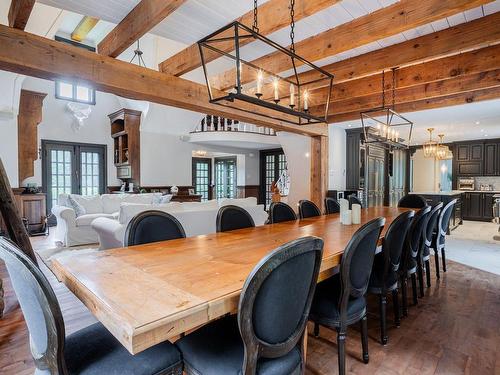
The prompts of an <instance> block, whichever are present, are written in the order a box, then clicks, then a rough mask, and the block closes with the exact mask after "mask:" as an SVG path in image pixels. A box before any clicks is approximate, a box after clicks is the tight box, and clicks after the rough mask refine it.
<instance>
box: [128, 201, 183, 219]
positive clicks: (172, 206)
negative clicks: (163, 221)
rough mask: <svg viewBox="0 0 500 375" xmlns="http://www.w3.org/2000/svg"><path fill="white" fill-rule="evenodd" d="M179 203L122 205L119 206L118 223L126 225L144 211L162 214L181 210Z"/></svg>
mask: <svg viewBox="0 0 500 375" xmlns="http://www.w3.org/2000/svg"><path fill="white" fill-rule="evenodd" d="M180 207H181V203H179V202H170V203H166V204H136V203H122V204H121V206H120V215H119V221H120V224H128V222H129V221H130V220H132V218H133V217H134V216H135V215H137V214H139V213H141V212H144V211H149V210H159V211H163V212H173V211H176V210H181V208H180Z"/></svg>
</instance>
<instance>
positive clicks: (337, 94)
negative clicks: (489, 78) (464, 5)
mask: <svg viewBox="0 0 500 375" xmlns="http://www.w3.org/2000/svg"><path fill="white" fill-rule="evenodd" d="M495 69H500V44H498V45H493V46H490V47H485V48H481V49H478V50H474V51H470V52H464V53H461V54H458V55H453V56H449V57H444V58H441V59H436V60H431V61H428V62H424V63H420V64H416V65H410V66H406V67H403V68H400V69H398V70H396V76H395V77H396V89H397V90H400V89H403V88H407V87H411V86H418V85H422V84H427V83H432V82H435V81H443V80H445V79H450V78H456V77H459V76H466V75H469V74H477V73H483V72H487V71H490V70H495ZM384 87H385V90H386V97H387V100H388V101H390V98H391V90H392V72H390V71H386V73H385V86H384ZM381 92H382V74H381V73H379V74H376V75H371V76H367V77H363V78H359V79H355V80H352V81H348V82H342V83H339V84H337V85H335V86H334V87H333V90H332V93H331V97H330V103H331V104H330V106H331V107H330V108H331V109H334V108H335V107H336V106H337V103H336V102H341V101H343V100H347V99H351V98H354V97H362V96H367V95H379V96H380V95H381ZM327 98H328V89H327V88H321V89H318V90H314V91H312V92H311V93H310V105H311V106H314V105H319V104H322V103H324V102H325V101H326V100H327ZM339 105H340V103H339Z"/></svg>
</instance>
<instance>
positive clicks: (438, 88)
mask: <svg viewBox="0 0 500 375" xmlns="http://www.w3.org/2000/svg"><path fill="white" fill-rule="evenodd" d="M498 86H500V69H497V70H492V71H489V72H484V73H476V74H470V75H467V76H464V77H456V78H451V79H445V80H442V81H436V82H432V83H426V84H422V85H418V86H412V87H407V88H404V89H400V90H397V91H396V98H395V99H396V100H395V103H396V110H397V111H400V109H399V105H400V104H403V103H411V102H417V101H421V100H426V99H432V98H438V97H442V96H449V95H455V94H460V93H464V92H470V91H477V90H484V89H489V88H492V87H498ZM390 104H391V100H390V98H388V102H386V105H388V106H389V105H390ZM381 105H382V101H381V96H380V94H376V95H368V96H361V97H355V98H350V99H346V100H343V101H339V102H336V105H335V106H334V107H331V108H330V109H329V115H338V114H341V113H350V112H360V111H366V110H370V109H373V108H376V107H380V106H381ZM311 111H312V112H313V113H314V111H315V107H312V108H311Z"/></svg>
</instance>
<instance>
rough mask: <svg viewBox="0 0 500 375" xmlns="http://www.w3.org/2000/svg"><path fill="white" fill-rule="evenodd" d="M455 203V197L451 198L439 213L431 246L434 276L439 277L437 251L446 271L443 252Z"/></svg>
mask: <svg viewBox="0 0 500 375" xmlns="http://www.w3.org/2000/svg"><path fill="white" fill-rule="evenodd" d="M456 203H457V200H456V199H453V200H452V201H450V202H449V203H447V204H446V206H444V208H443V209H442V210H441V214H440V215H439V219H438V225H437V233H436V235H435V237H434V242H433V244H432V248H433V249H434V259H435V261H436V277H437V278H438V279H439V251H441V262H442V264H443V272H446V254H445V241H446V233H448V227H449V225H450V218H451V214H452V213H453V207H454V206H455V204H456Z"/></svg>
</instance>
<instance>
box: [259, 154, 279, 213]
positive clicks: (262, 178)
mask: <svg viewBox="0 0 500 375" xmlns="http://www.w3.org/2000/svg"><path fill="white" fill-rule="evenodd" d="M281 154H283V155H284V154H285V152H284V151H283V149H282V148H272V149H269V150H260V151H259V196H258V198H257V201H258V203H259V204H265V203H266V156H268V155H281ZM274 163H275V171H277V170H278V169H279V168H278V167H279V164H278V163H279V161H278V160H277V159H275V161H274ZM274 178H275V180H277V179H278V178H279V176H276V175H275V176H274Z"/></svg>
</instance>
